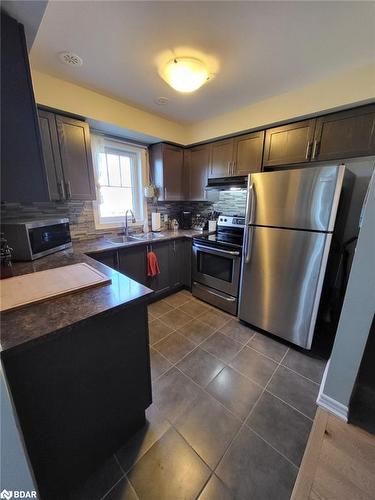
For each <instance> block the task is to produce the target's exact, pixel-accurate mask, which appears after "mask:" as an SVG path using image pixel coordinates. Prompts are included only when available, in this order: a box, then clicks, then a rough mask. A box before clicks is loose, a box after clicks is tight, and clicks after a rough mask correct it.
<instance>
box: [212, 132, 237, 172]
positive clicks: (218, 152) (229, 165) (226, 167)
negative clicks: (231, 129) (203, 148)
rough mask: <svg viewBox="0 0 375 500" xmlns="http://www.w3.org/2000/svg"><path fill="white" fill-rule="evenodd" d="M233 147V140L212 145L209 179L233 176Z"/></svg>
mask: <svg viewBox="0 0 375 500" xmlns="http://www.w3.org/2000/svg"><path fill="white" fill-rule="evenodd" d="M233 147H234V140H233V138H231V139H225V140H223V141H218V142H213V143H212V145H211V162H210V168H209V172H208V177H209V178H211V179H212V178H215V177H228V176H230V175H233Z"/></svg>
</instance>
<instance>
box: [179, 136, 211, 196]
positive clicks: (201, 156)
mask: <svg viewBox="0 0 375 500" xmlns="http://www.w3.org/2000/svg"><path fill="white" fill-rule="evenodd" d="M210 151H211V146H210V144H204V145H203V146H196V147H194V148H189V149H187V150H185V169H186V173H187V183H188V186H189V193H188V198H189V200H193V201H202V200H205V199H206V191H205V189H204V188H205V186H206V184H207V176H208V170H209V168H210Z"/></svg>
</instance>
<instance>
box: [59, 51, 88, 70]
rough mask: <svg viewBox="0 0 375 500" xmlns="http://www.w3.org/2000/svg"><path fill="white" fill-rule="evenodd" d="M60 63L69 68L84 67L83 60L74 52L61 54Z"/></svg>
mask: <svg viewBox="0 0 375 500" xmlns="http://www.w3.org/2000/svg"><path fill="white" fill-rule="evenodd" d="M59 57H60V61H61V62H63V63H65V64H67V65H68V66H75V67H77V66H82V64H83V59H82V58H81V57H79V56H78V55H77V54H74V53H73V52H60V54H59Z"/></svg>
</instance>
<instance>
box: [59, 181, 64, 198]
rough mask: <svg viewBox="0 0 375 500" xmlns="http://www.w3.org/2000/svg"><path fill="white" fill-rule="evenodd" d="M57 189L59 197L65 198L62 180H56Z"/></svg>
mask: <svg viewBox="0 0 375 500" xmlns="http://www.w3.org/2000/svg"><path fill="white" fill-rule="evenodd" d="M57 189H58V190H59V194H60V198H61V199H62V200H65V189H64V183H63V181H57Z"/></svg>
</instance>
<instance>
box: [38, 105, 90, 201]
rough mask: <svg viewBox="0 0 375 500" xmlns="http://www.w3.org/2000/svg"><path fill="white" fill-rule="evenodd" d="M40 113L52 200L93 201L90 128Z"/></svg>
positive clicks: (45, 161)
mask: <svg viewBox="0 0 375 500" xmlns="http://www.w3.org/2000/svg"><path fill="white" fill-rule="evenodd" d="M38 113H39V124H40V130H41V136H42V144H43V154H44V163H45V166H46V173H47V179H48V185H49V190H50V198H51V199H52V200H94V199H95V182H94V174H93V165H92V157H91V147H90V130H89V126H88V124H87V123H86V122H84V121H81V120H76V119H73V118H68V117H66V116H60V115H56V114H54V113H51V112H49V111H45V110H43V109H39V111H38Z"/></svg>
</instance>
